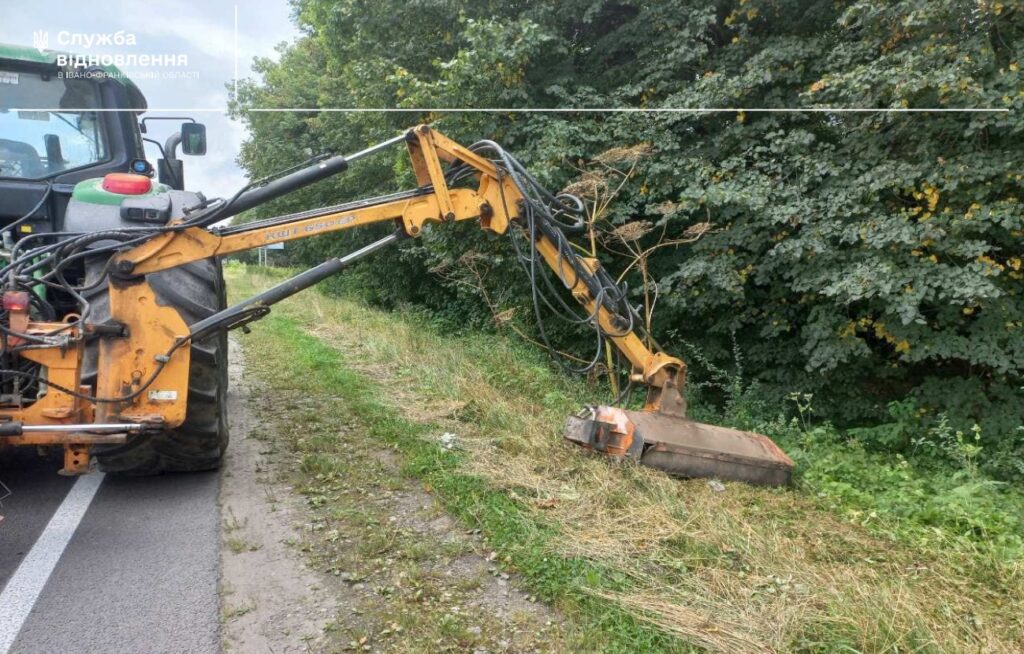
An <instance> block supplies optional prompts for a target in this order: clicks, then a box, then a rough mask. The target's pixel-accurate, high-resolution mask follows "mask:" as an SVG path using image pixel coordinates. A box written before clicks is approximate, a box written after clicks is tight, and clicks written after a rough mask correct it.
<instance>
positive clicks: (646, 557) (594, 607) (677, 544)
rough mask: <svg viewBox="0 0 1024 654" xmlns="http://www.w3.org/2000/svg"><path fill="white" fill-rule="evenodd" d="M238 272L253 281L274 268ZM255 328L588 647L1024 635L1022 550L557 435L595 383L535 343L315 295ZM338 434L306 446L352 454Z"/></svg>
mask: <svg viewBox="0 0 1024 654" xmlns="http://www.w3.org/2000/svg"><path fill="white" fill-rule="evenodd" d="M230 279H231V286H232V291H233V293H236V294H238V295H240V296H241V295H246V294H248V293H249V292H251V291H253V290H254V289H256V288H259V287H263V286H265V285H266V284H267V283H268V281H269V280H268V278H267V277H266V276H264V275H262V274H258V273H255V272H253V271H250V270H245V269H238V268H235V269H232V270H231V274H230ZM243 343H244V344H245V347H246V351H247V353H249V354H250V356H249V360H250V361H251V362H257V363H256V372H257V373H259V372H262V373H264V374H267V375H268V377H267V379H268V382H269V383H271V384H287V385H289V386H290V387H291V388H292V389H293V390H296V391H299V392H301V393H303V394H307V395H308V396H309V397H311V398H314V399H315V398H317V397H321V398H325V399H327V398H331V399H332V400H335V401H337V402H339V403H340V404H339V406H340V407H342V408H343V410H344V411H345V412H346V413H347V415H348V418H349V419H350V420H351V421H353V422H354V423H355V424H356V426H357V431H358V432H359V433H360V434H361V438H365V439H368V440H369V441H371V442H379V443H387V444H390V445H391V446H393V447H395V448H396V449H397V450H398V451H399V452H401V454H402V456H403V458H404V465H403V468H402V469H403V471H404V473H405V474H408V475H411V476H413V477H415V478H417V479H419V480H421V481H422V483H423V484H424V486H425V487H426V488H428V489H429V490H430V491H431V492H433V493H434V494H435V495H436V496H437V497H438V499H439V500H440V501H441V502H442V503H443V505H444V506H445V507H446V508H447V509H448V510H449V511H450V512H451V513H452V514H453V515H455V516H457V517H458V518H459V519H460V520H462V521H463V522H464V523H465V524H466V525H467V526H468V527H470V528H473V529H480V530H481V531H482V532H483V534H484V535H485V536H486V537H487V539H488V541H489V543H490V544H491V546H492V547H493V548H494V549H495V550H496V551H497V552H498V554H499V556H500V559H501V560H502V561H504V562H505V564H506V565H507V566H509V567H510V568H512V569H514V570H515V571H517V572H519V573H520V574H521V575H522V577H523V579H524V580H525V583H526V584H527V585H528V586H529V587H530V588H531V590H532V591H533V592H535V593H537V594H538V595H539V596H540V597H542V598H543V599H544V600H546V601H548V602H550V603H552V604H553V605H554V606H556V607H558V608H559V609H561V611H562V612H563V614H565V615H567V616H568V617H569V619H570V620H572V621H573V622H574V623H577V624H578V628H579V634H580V636H579V639H580V646H581V648H583V649H587V650H590V651H609V652H635V651H666V652H673V651H690V650H693V649H707V650H716V651H751V652H754V651H808V652H811V651H814V652H834V651H860V652H892V651H922V652H928V651H935V652H946V651H949V652H953V651H971V650H974V651H996V652H998V651H1003V652H1014V651H1020V650H1021V648H1022V647H1024V636H1022V629H1024V628H1022V625H1021V618H1020V616H1021V615H1022V611H1021V609H1022V608H1024V601H1022V599H1024V598H1022V594H1024V593H1022V590H1021V574H1020V565H1019V561H1017V560H1014V559H1008V558H1007V557H1006V556H1003V555H1002V554H1001V551H1000V550H993V549H988V548H985V547H982V546H978V547H972V546H971V545H970V543H966V544H965V543H964V541H963V540H962V539H954V538H952V537H951V536H950V537H949V538H947V534H944V533H942V528H940V527H937V528H932V531H933V532H935V538H934V539H933V540H932V541H922V540H920V539H916V538H913V539H912V538H910V535H911V534H918V533H919V530H918V528H917V527H913V528H912V529H911V528H910V527H908V528H907V529H903V528H900V527H899V521H898V520H896V519H895V518H893V519H892V520H890V519H888V518H886V517H884V516H883V517H882V518H878V519H877V520H876V521H874V522H871V523H869V524H865V523H864V520H862V519H853V518H852V517H851V515H850V514H849V513H848V512H847V511H845V509H846V508H847V507H846V505H842V506H834V505H832V504H834V502H833V503H832V504H830V501H831V500H830V499H829V497H817V496H816V494H815V493H808V492H806V490H778V489H776V490H766V489H755V488H751V487H747V486H744V485H742V484H728V485H727V487H726V490H725V491H724V492H716V491H715V490H713V489H711V488H710V487H709V486H708V485H707V484H706V483H704V482H701V481H699V480H689V481H679V480H673V479H669V478H667V477H665V476H664V475H661V474H659V473H657V472H655V471H651V470H647V469H644V468H640V467H635V466H622V467H613V466H609V465H607V464H606V463H605V462H603V461H600V460H597V459H594V458H591V457H586V456H583V455H582V454H581V453H580V452H578V451H576V450H573V449H570V448H569V447H568V446H566V445H563V444H562V443H561V442H560V438H559V436H558V431H559V428H560V425H561V422H562V420H563V419H564V416H565V414H566V413H567V412H569V411H570V410H573V409H574V408H575V407H577V406H578V405H579V404H580V403H581V402H582V401H583V400H584V399H585V398H586V394H587V393H586V389H585V388H584V387H583V386H582V385H581V384H577V383H574V382H572V381H570V380H566V379H565V378H563V377H561V376H560V375H558V374H557V373H555V372H553V371H552V369H551V367H550V366H549V365H548V364H547V362H546V361H545V360H544V359H543V356H542V355H541V354H539V353H537V352H535V351H533V350H531V349H529V348H528V347H524V346H522V345H521V344H519V343H517V342H514V341H509V340H507V339H503V338H501V337H500V336H495V335H480V334H476V335H461V336H455V337H453V336H449V335H446V334H443V333H438V332H437V331H436V330H434V329H432V328H431V327H430V326H429V325H428V324H427V322H426V321H425V320H421V319H419V318H417V317H416V316H415V315H408V316H398V315H390V314H384V313H381V312H378V311H374V310H372V309H368V308H366V307H364V306H362V305H360V304H358V303H353V302H348V301H345V300H341V299H337V298H325V297H322V296H319V295H318V294H315V293H311V294H306V295H303V296H300V297H299V298H296V299H293V300H291V301H289V302H287V303H284V304H282V305H281V306H280V308H279V310H278V309H276V310H275V314H274V315H272V316H271V317H270V318H268V319H267V320H266V321H264V322H263V323H261V324H260V325H258V326H257V327H256V328H255V330H254V333H253V334H252V335H250V336H248V337H246V338H245V339H243ZM318 438H324V439H327V440H328V441H329V440H330V438H331V436H330V435H329V434H327V435H323V436H320V437H318ZM812 444H813V443H811V442H810V441H809V440H808V441H807V443H805V445H806V446H807V447H811V445H812ZM333 445H336V444H333ZM333 445H332V447H328V448H321V449H319V450H317V451H308V450H307V451H305V452H304V453H303V456H304V457H327V458H328V459H330V457H332V456H333V457H343V456H344V448H341V447H336V446H333ZM328 464H330V461H329V460H328V461H321V462H320V464H318V465H328ZM308 483H309V484H315V483H316V482H315V479H310V480H309V482H308ZM883 523H884V525H886V526H885V527H884V528H879V525H882V524H883ZM892 525H896V527H892ZM944 544H952V545H954V546H955V547H953V548H952V549H948V548H946V547H945V546H944Z"/></svg>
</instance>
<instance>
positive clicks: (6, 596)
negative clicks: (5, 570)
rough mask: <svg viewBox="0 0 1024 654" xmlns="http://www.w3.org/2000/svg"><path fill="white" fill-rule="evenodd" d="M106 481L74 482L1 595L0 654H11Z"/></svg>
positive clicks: (98, 475)
mask: <svg viewBox="0 0 1024 654" xmlns="http://www.w3.org/2000/svg"><path fill="white" fill-rule="evenodd" d="M103 477H104V475H103V473H93V474H91V475H85V476H83V477H79V478H78V479H77V480H76V481H75V483H74V485H72V486H71V490H69V491H68V494H67V495H66V496H65V497H64V501H63V502H61V503H60V506H59V507H58V508H57V511H56V512H55V513H54V514H53V516H52V517H51V518H50V522H49V523H47V525H46V528H44V529H43V533H41V534H40V535H39V538H38V539H36V543H35V545H33V546H32V549H31V550H29V552H28V554H27V555H26V556H25V558H24V559H22V561H21V564H20V565H19V566H18V569H17V570H15V571H14V574H13V575H12V576H11V578H10V579H9V580H8V581H7V585H6V586H5V587H4V589H3V592H2V593H0V653H2V654H7V652H10V651H11V647H12V646H13V645H14V641H15V640H16V639H17V637H18V633H19V632H20V631H21V628H22V627H23V626H24V625H25V621H26V620H27V619H28V616H29V614H30V613H31V612H32V607H33V606H35V603H36V600H37V599H38V598H39V594H40V593H41V592H42V591H43V587H44V586H46V582H47V580H48V579H49V578H50V574H51V573H53V569H54V568H55V567H57V562H58V561H60V557H61V555H62V554H64V548H66V547H67V545H68V543H69V542H70V541H71V537H72V536H74V535H75V530H76V529H78V524H79V523H80V522H81V521H82V517H83V516H85V512H86V511H87V510H88V509H89V505H90V504H92V499H93V497H95V496H96V491H97V490H99V487H100V484H102V483H103Z"/></svg>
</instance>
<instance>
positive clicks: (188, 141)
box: [181, 123, 206, 157]
mask: <svg viewBox="0 0 1024 654" xmlns="http://www.w3.org/2000/svg"><path fill="white" fill-rule="evenodd" d="M181 153H182V154H188V155H192V156H194V157H201V156H203V155H204V154H206V125H204V124H202V123H182V124H181Z"/></svg>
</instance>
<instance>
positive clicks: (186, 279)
mask: <svg viewBox="0 0 1024 654" xmlns="http://www.w3.org/2000/svg"><path fill="white" fill-rule="evenodd" d="M68 60H69V55H65V54H64V53H57V52H52V51H40V50H37V49H34V48H25V47H17V46H8V45H2V44H0V266H2V267H5V268H6V267H9V264H10V263H11V261H13V260H16V259H17V258H18V257H22V256H24V255H25V253H26V252H30V251H31V250H33V249H35V248H38V247H40V246H45V245H48V244H55V243H57V241H58V240H59V239H60V238H61V236H63V235H68V234H71V233H73V234H84V233H89V234H93V233H95V234H96V235H97V244H102V243H103V240H102V238H101V237H102V235H103V233H104V232H108V233H109V232H119V233H121V234H123V233H125V232H130V231H131V230H132V229H138V228H140V227H146V226H147V224H148V225H152V224H153V223H154V222H156V223H159V224H164V223H166V222H167V220H168V219H172V218H175V217H180V216H182V215H184V213H185V212H186V211H187V209H188V208H189V207H193V206H197V205H199V204H201V203H202V202H203V201H204V199H203V197H202V196H201V195H200V194H198V193H192V192H188V191H185V190H184V167H183V165H182V162H181V160H180V159H178V158H177V150H178V148H179V146H180V147H181V151H182V153H184V154H188V155H201V154H205V152H206V131H205V127H204V126H203V125H201V124H198V123H196V122H195V121H194V120H192V119H188V118H186V119H181V118H178V119H174V120H180V121H183V122H182V124H181V131H179V132H175V133H174V134H172V135H171V136H170V137H169V138H167V139H166V142H165V143H160V142H159V141H155V140H153V139H150V138H147V137H145V136H144V134H146V123H147V122H148V121H152V120H166V119H162V118H156V119H154V118H143V119H141V121H140V117H141V115H142V114H143V113H144V112H145V111H146V108H147V106H146V99H145V98H144V97H143V95H142V93H141V91H140V90H139V89H138V87H136V86H135V84H133V83H132V82H131V80H129V79H128V77H127V76H125V75H124V74H123V73H121V72H120V71H119V70H117V69H116V68H113V67H92V68H81V67H77V66H69V65H66V64H65V65H62V63H64V62H67V61H68ZM144 141H149V142H151V143H154V144H156V147H157V148H158V149H159V150H160V151H161V153H162V157H161V159H159V161H158V162H157V163H158V168H157V170H158V172H156V173H155V172H154V168H153V166H152V165H150V163H149V162H148V161H147V160H146V155H145V150H144V146H143V142H144ZM126 174H127V175H126ZM154 177H155V178H156V179H153V178H154ZM126 198H133V200H132V202H131V203H123V201H124V200H125V199H126ZM127 204H130V205H131V206H132V207H133V209H132V210H126V209H125V206H126V205H127ZM68 264H69V265H68V266H67V268H66V269H62V270H61V271H60V274H61V275H62V276H63V279H62V282H63V283H61V284H59V285H58V284H53V283H52V282H50V283H47V282H46V281H45V280H41V281H40V284H38V285H37V286H35V287H34V289H33V293H32V297H31V304H32V312H33V314H34V315H38V316H40V317H41V318H43V319H50V318H51V317H54V318H55V317H57V316H65V315H66V314H68V313H69V312H71V311H75V310H76V308H77V307H79V306H82V302H81V301H82V299H83V298H84V300H85V301H86V306H87V307H88V308H89V309H88V310H89V311H90V312H91V316H90V321H91V322H95V323H97V324H102V323H103V316H104V313H105V312H107V314H108V315H109V303H108V300H107V297H106V295H107V285H106V284H105V283H102V281H103V278H104V276H105V266H106V257H91V258H90V257H81V258H79V259H77V260H74V261H69V262H68ZM45 272H46V271H44V270H39V271H37V274H38V275H39V276H40V277H42V276H43V275H44V274H45ZM3 280H4V283H6V276H4V277H3ZM149 283H150V284H151V285H152V286H153V288H154V289H156V290H157V292H158V300H159V301H160V302H161V304H163V305H165V306H171V307H174V308H175V309H177V310H178V311H179V313H180V314H181V315H182V316H183V317H184V318H185V320H186V322H188V323H193V322H196V321H199V320H202V319H203V318H206V317H208V316H210V315H212V314H213V313H215V312H217V311H219V310H221V309H223V308H224V307H225V305H226V298H225V291H224V279H223V275H222V272H221V266H220V262H219V261H217V260H205V261H200V262H197V263H195V264H190V265H186V266H182V267H180V268H175V269H172V270H168V271H165V272H160V273H156V274H154V275H150V276H149ZM76 295H78V297H76ZM4 311H6V310H4ZM0 324H6V319H5V316H4V314H3V313H0ZM0 339H3V347H2V348H0V369H2V370H0V372H6V371H12V372H11V373H10V374H0V407H3V406H16V407H24V406H26V405H29V404H31V403H32V402H34V401H36V400H37V399H38V398H40V397H42V396H43V395H44V394H45V393H46V392H47V391H46V385H45V382H43V381H40V379H45V371H41V370H21V369H20V368H19V366H20V367H24V366H26V365H33V364H31V363H30V362H26V361H25V360H24V359H21V358H19V357H16V356H14V355H12V354H10V353H8V351H7V350H8V348H7V347H6V336H5V335H0ZM95 348H96V346H95V344H92V345H89V346H87V351H86V359H85V366H84V370H83V375H82V382H81V383H82V384H84V385H88V384H92V383H93V382H94V379H95V375H96V360H97V356H96V352H95ZM191 348H192V359H191V360H192V366H191V373H190V378H189V392H188V398H189V399H188V406H187V417H186V420H185V423H184V424H183V425H182V426H181V427H180V428H178V429H176V430H173V431H167V432H163V433H161V434H160V435H159V436H146V437H136V438H134V439H130V440H129V441H128V442H127V443H126V444H122V445H112V446H106V447H104V448H100V447H97V448H95V449H94V452H95V454H96V459H97V461H98V463H99V465H100V467H101V469H104V470H106V471H109V472H120V473H126V474H157V473H161V472H173V471H193V470H209V469H213V468H216V467H218V466H219V464H220V461H221V458H222V456H223V453H224V450H225V448H226V447H227V441H228V429H227V421H226V416H225V398H226V392H227V365H226V364H227V341H226V332H221V334H220V335H218V336H214V337H211V338H208V339H206V340H203V341H199V342H195V343H192V345H191ZM90 350H92V351H91V352H90ZM15 371H16V372H15ZM26 379H30V380H31V379H35V380H36V381H35V382H34V383H33V382H26V381H25V380H26ZM2 448H3V442H2V440H0V449H2Z"/></svg>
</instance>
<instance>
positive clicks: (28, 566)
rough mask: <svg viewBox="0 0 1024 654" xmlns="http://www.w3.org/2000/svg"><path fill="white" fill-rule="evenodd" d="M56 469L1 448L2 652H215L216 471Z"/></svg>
mask: <svg viewBox="0 0 1024 654" xmlns="http://www.w3.org/2000/svg"><path fill="white" fill-rule="evenodd" d="M19 450H20V451H19ZM59 468H60V460H59V458H49V459H42V458H39V457H38V456H37V455H36V453H35V452H34V451H32V450H31V449H27V448H17V449H15V450H14V451H12V452H5V453H4V454H3V455H0V482H3V483H4V484H5V485H6V486H8V487H9V488H10V490H11V491H12V493H13V494H12V495H11V496H10V497H8V498H6V499H5V500H3V501H2V505H0V515H2V516H4V520H3V521H2V522H0V589H2V590H0V603H4V602H6V606H0V654H8V653H10V654H14V653H17V654H36V653H39V654H43V653H45V654H52V653H54V652H62V653H64V654H77V653H86V652H88V653H90V654H93V653H100V652H102V653H108V652H110V653H115V652H132V653H135V652H154V653H156V652H175V653H180V652H204V653H205V652H218V651H220V621H219V599H218V577H219V573H220V566H219V552H220V511H219V508H218V503H217V493H218V478H217V473H204V474H193V475H167V476H162V477H155V478H139V479H132V478H120V477H112V476H106V477H103V476H93V478H92V479H89V478H82V479H81V480H76V479H74V478H71V479H69V478H65V477H60V476H58V475H57V470H58V469H59ZM76 484H77V485H76ZM0 491H2V488H0ZM65 500H67V501H65ZM55 516H56V517H55ZM79 518H80V520H79ZM61 547H63V549H62V550H61ZM54 563H55V564H54ZM19 569H20V573H19ZM47 573H49V576H48V577H47V576H46V575H47ZM12 580H13V581H12ZM44 580H45V584H44V583H43V582H44ZM5 630H6V631H7V633H8V634H9V636H8V638H7V639H6V641H7V642H5V637H4V633H5ZM14 634H17V635H16V636H15V635H14ZM5 647H6V649H5Z"/></svg>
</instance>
